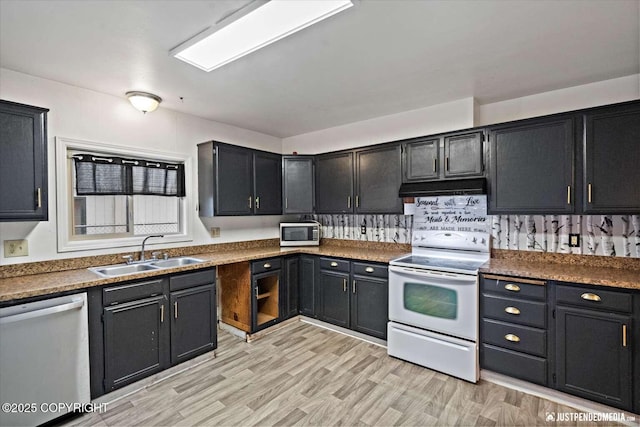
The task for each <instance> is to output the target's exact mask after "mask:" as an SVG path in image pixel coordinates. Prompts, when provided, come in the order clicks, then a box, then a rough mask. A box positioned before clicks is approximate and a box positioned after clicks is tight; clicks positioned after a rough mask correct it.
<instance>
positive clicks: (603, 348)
mask: <svg viewBox="0 0 640 427" xmlns="http://www.w3.org/2000/svg"><path fill="white" fill-rule="evenodd" d="M556 317H557V322H558V323H557V333H556V351H557V363H556V370H557V378H558V380H557V381H558V383H557V388H558V389H559V390H562V391H566V392H568V393H571V394H575V395H578V396H582V397H585V398H588V399H591V400H595V401H598V402H602V403H605V404H608V405H611V406H615V407H618V408H623V409H627V410H631V402H632V400H631V395H632V392H631V390H632V388H631V387H632V386H631V378H632V375H631V344H630V341H629V338H628V334H630V331H631V330H632V328H631V325H632V323H631V316H628V315H621V314H614V313H606V312H599V311H596V310H587V309H579V308H571V307H563V306H558V307H557V309H556Z"/></svg>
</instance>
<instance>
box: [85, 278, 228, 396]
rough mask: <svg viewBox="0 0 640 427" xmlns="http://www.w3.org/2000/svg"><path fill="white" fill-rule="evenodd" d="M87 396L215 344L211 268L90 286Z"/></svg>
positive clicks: (136, 377) (190, 355)
mask: <svg viewBox="0 0 640 427" xmlns="http://www.w3.org/2000/svg"><path fill="white" fill-rule="evenodd" d="M88 296H89V362H90V378H91V397H92V398H94V399H95V398H96V397H98V396H101V395H103V394H105V393H108V392H110V391H113V390H115V389H118V388H120V387H123V386H125V385H127V384H130V383H133V382H135V381H138V380H140V379H142V378H144V377H147V376H149V375H152V374H154V373H156V372H159V371H162V370H164V369H166V368H168V367H170V366H172V365H175V364H178V363H181V362H183V361H185V360H187V359H190V358H192V357H195V356H197V355H199V354H202V353H205V352H207V351H211V350H213V349H215V348H216V347H217V333H216V328H217V322H216V298H215V269H205V270H197V271H194V272H192V273H182V274H175V275H170V276H164V277H161V278H159V279H151V280H149V279H147V280H138V281H133V282H128V283H124V284H119V285H115V286H114V285H112V286H106V287H103V288H91V289H89V290H88Z"/></svg>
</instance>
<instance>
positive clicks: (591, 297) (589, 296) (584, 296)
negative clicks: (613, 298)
mask: <svg viewBox="0 0 640 427" xmlns="http://www.w3.org/2000/svg"><path fill="white" fill-rule="evenodd" d="M580 298H582V299H586V300H587V301H601V299H600V297H599V296H598V295H596V294H592V293H589V292H586V293H584V294H582V295H580Z"/></svg>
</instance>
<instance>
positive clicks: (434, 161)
mask: <svg viewBox="0 0 640 427" xmlns="http://www.w3.org/2000/svg"><path fill="white" fill-rule="evenodd" d="M437 171H438V159H437V158H434V159H433V172H434V173H435V172H437Z"/></svg>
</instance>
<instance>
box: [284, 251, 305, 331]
mask: <svg viewBox="0 0 640 427" xmlns="http://www.w3.org/2000/svg"><path fill="white" fill-rule="evenodd" d="M299 282H300V258H299V257H298V256H293V257H288V258H285V259H284V283H283V284H284V286H281V290H282V292H281V295H280V317H281V318H282V319H288V318H290V317H293V316H295V315H297V314H298V289H299Z"/></svg>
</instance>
